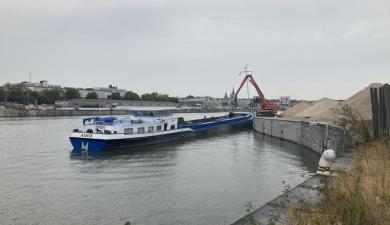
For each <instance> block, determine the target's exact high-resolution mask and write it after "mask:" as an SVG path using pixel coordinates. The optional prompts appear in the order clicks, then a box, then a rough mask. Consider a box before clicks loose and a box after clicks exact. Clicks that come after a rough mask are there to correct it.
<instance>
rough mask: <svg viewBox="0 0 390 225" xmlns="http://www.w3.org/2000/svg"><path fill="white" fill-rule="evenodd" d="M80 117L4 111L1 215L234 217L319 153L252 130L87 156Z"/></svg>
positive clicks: (91, 220)
mask: <svg viewBox="0 0 390 225" xmlns="http://www.w3.org/2000/svg"><path fill="white" fill-rule="evenodd" d="M80 122H81V118H80V117H78V118H74V117H73V118H29V119H1V120H0V128H1V129H0V132H1V135H0V141H1V146H0V157H1V164H0V178H1V180H0V193H1V198H0V223H1V224H124V223H125V222H126V221H130V222H132V224H139V225H149V224H150V225H151V224H166V225H168V224H169V225H175V224H193V225H202V224H229V223H231V222H234V221H235V220H236V219H238V218H240V217H241V216H243V215H244V214H245V210H246V208H245V206H244V204H245V203H246V202H248V201H252V202H253V205H254V207H258V206H261V205H262V204H264V203H266V202H267V201H269V200H271V199H272V198H274V197H276V196H277V195H279V194H281V192H282V191H283V189H284V187H283V184H282V181H286V182H287V183H288V184H290V185H292V186H294V185H296V184H298V183H299V182H300V181H302V180H304V179H305V178H306V177H307V176H309V175H311V174H312V173H313V172H314V171H315V169H316V166H317V162H318V159H319V156H317V155H316V154H314V153H312V152H310V151H308V150H307V149H304V148H302V147H300V146H297V145H295V144H292V143H288V142H284V141H281V140H279V139H273V138H270V137H267V136H263V135H261V134H258V133H255V132H253V131H251V130H242V131H238V132H231V133H220V134H216V135H212V136H208V137H204V138H199V139H195V140H191V141H183V142H178V143H174V144H169V145H163V146H154V147H148V148H140V149H137V150H135V151H134V150H133V151H126V150H120V151H111V152H107V153H104V154H97V155H96V154H95V155H89V156H83V155H82V154H81V153H80V152H72V150H71V145H70V143H69V141H68V135H69V132H70V131H71V130H72V128H74V127H77V126H78V125H79V124H80Z"/></svg>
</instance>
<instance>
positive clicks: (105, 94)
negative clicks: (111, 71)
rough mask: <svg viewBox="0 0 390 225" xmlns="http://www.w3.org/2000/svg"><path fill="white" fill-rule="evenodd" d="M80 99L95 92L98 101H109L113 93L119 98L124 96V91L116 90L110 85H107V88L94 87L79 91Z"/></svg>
mask: <svg viewBox="0 0 390 225" xmlns="http://www.w3.org/2000/svg"><path fill="white" fill-rule="evenodd" d="M79 92H80V96H81V98H85V97H86V96H87V94H88V93H91V92H95V93H96V94H97V96H98V98H99V99H110V98H111V95H112V94H113V93H115V92H118V93H119V95H120V96H121V97H123V96H125V94H126V92H127V91H126V90H125V89H118V88H117V87H114V86H112V85H109V86H108V87H107V88H105V87H94V88H86V89H79Z"/></svg>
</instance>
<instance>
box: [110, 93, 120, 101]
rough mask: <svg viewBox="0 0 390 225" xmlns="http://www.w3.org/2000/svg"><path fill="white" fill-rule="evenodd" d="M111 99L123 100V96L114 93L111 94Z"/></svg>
mask: <svg viewBox="0 0 390 225" xmlns="http://www.w3.org/2000/svg"><path fill="white" fill-rule="evenodd" d="M111 99H112V100H121V99H122V97H121V94H120V93H119V92H114V93H112V94H111Z"/></svg>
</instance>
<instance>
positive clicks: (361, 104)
mask: <svg viewBox="0 0 390 225" xmlns="http://www.w3.org/2000/svg"><path fill="white" fill-rule="evenodd" d="M382 86H383V84H380V83H373V84H370V85H369V86H368V87H366V88H364V89H363V90H361V91H359V92H358V93H356V94H354V95H352V96H351V97H349V98H348V99H347V100H346V101H345V102H344V103H345V104H347V105H349V106H351V107H353V108H355V109H357V110H358V111H359V113H360V115H361V116H362V117H363V119H365V120H371V119H372V112H371V96H370V88H372V87H375V88H379V87H382Z"/></svg>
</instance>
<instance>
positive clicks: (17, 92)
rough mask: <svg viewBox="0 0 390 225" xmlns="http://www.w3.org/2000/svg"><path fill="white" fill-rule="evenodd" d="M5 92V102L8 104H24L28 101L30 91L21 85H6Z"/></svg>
mask: <svg viewBox="0 0 390 225" xmlns="http://www.w3.org/2000/svg"><path fill="white" fill-rule="evenodd" d="M5 90H6V91H7V95H6V100H7V101H9V102H17V103H19V104H26V103H27V102H28V100H29V94H30V90H29V89H28V88H27V87H26V86H24V85H23V84H15V85H11V84H6V85H5Z"/></svg>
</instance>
